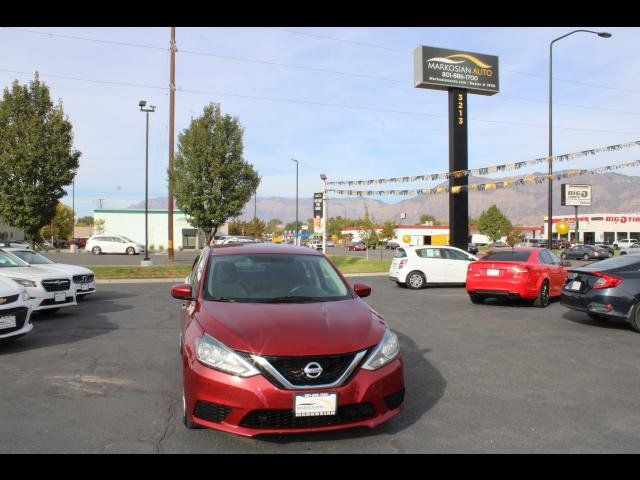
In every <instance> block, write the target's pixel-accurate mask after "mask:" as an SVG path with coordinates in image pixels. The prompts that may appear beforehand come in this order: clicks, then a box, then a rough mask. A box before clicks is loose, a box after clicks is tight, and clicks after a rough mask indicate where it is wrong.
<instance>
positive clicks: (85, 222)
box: [76, 215, 93, 227]
mask: <svg viewBox="0 0 640 480" xmlns="http://www.w3.org/2000/svg"><path fill="white" fill-rule="evenodd" d="M76 225H78V226H79V227H88V226H90V225H93V217H92V216H91V215H86V216H84V217H80V218H79V219H78V220H77V221H76Z"/></svg>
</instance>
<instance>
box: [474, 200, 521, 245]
mask: <svg viewBox="0 0 640 480" xmlns="http://www.w3.org/2000/svg"><path fill="white" fill-rule="evenodd" d="M512 229H513V225H512V224H511V221H510V220H509V219H508V218H507V217H506V216H505V215H504V213H502V212H501V211H500V209H499V208H498V207H496V206H495V205H491V206H490V207H489V208H488V209H487V210H486V211H483V212H482V213H481V214H480V218H478V231H479V232H480V233H482V234H483V235H486V236H487V237H489V239H490V240H491V241H492V242H495V241H497V240H499V239H501V238H502V237H504V236H505V235H507V234H508V233H509V232H510V231H511V230H512Z"/></svg>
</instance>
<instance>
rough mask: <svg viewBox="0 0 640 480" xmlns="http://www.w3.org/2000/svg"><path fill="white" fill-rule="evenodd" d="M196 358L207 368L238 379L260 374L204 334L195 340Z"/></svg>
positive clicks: (239, 357)
mask: <svg viewBox="0 0 640 480" xmlns="http://www.w3.org/2000/svg"><path fill="white" fill-rule="evenodd" d="M196 356H197V357H198V360H200V361H201V362H202V363H204V364H205V365H207V366H208V367H211V368H215V369H216V370H220V371H221V372H224V373H229V374H231V375H237V376H240V377H252V376H253V375H258V374H259V373H260V372H259V371H258V370H257V369H256V368H255V367H253V366H252V365H251V364H250V363H249V362H247V361H246V360H245V359H244V358H242V357H241V356H240V355H238V354H237V353H235V352H234V351H233V350H231V349H230V348H228V347H227V346H225V345H224V344H222V343H220V342H219V341H218V340H216V339H215V338H213V337H211V336H209V335H207V334H206V333H205V334H204V335H203V336H202V337H201V338H199V339H197V340H196Z"/></svg>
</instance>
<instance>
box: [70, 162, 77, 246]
mask: <svg viewBox="0 0 640 480" xmlns="http://www.w3.org/2000/svg"><path fill="white" fill-rule="evenodd" d="M71 208H72V209H73V233H72V235H73V238H72V239H71V241H72V242H73V241H74V240H75V238H76V172H73V190H72V195H71Z"/></svg>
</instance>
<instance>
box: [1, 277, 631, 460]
mask: <svg viewBox="0 0 640 480" xmlns="http://www.w3.org/2000/svg"><path fill="white" fill-rule="evenodd" d="M352 280H354V279H352ZM358 282H366V283H369V284H370V285H371V286H372V287H373V293H372V295H371V297H369V298H367V299H366V300H367V302H368V303H369V304H370V305H371V306H372V307H373V308H375V309H376V310H377V311H378V312H380V313H381V314H383V315H384V316H385V318H386V319H387V320H388V322H389V323H390V325H391V326H392V328H393V329H394V330H395V331H396V332H397V333H398V335H399V337H400V341H401V347H402V352H403V356H404V359H405V381H406V388H407V396H406V401H405V406H406V408H405V410H404V412H403V413H401V414H400V415H399V416H397V417H395V418H394V419H392V420H391V421H389V422H388V423H386V424H383V425H381V426H380V427H378V428H377V429H373V430H369V429H357V430H345V431H340V432H329V433H323V434H304V435H293V436H282V435H279V436H263V437H259V438H243V437H236V436H232V435H229V434H225V433H221V432H215V431H211V430H193V431H190V430H187V429H186V428H185V427H184V426H183V425H182V420H181V412H180V395H181V383H180V382H181V373H180V360H179V352H178V312H179V308H180V305H179V302H178V301H176V300H173V299H171V298H170V296H169V284H159V283H155V284H119V285H99V292H98V293H96V294H95V295H93V296H92V297H90V298H88V299H86V300H84V301H82V302H80V304H79V306H78V307H77V308H70V309H66V310H61V311H60V312H59V313H58V314H54V315H46V314H42V315H37V316H34V317H33V321H34V324H35V328H34V330H33V332H32V333H30V334H29V335H27V336H25V337H23V338H21V339H19V340H17V341H15V342H13V343H3V344H0V361H1V362H2V368H1V369H0V385H1V386H2V388H1V389H0V425H2V428H1V429H0V453H28V452H37V453H45V452H46V453H50V452H51V453H53V452H55V453H71V452H77V453H116V452H117V453H154V452H160V453H267V452H268V453H432V452H434V453H435V452H440V453H462V452H466V453H485V452H486V453H525V452H536V453H587V452H593V453H604V452H608V453H638V452H640V427H639V426H640V399H639V398H638V392H640V374H639V373H640V353H639V352H640V334H637V333H635V332H633V331H632V330H631V329H630V328H629V327H628V326H627V325H626V324H624V323H607V322H596V321H593V320H591V319H589V318H588V317H586V316H583V315H581V314H579V313H577V312H572V311H569V310H567V309H566V308H564V307H562V306H561V305H560V304H559V303H558V302H554V303H553V304H552V305H551V306H550V307H549V308H547V309H536V308H532V307H528V306H523V305H518V304H508V303H499V302H495V303H487V304H485V305H472V304H471V303H470V302H469V300H468V298H467V296H466V293H465V291H464V289H463V288H448V287H447V288H437V287H436V288H429V289H425V290H419V291H411V290H408V289H402V288H398V287H396V285H395V284H393V283H391V282H389V281H388V280H387V279H386V277H365V278H362V277H360V278H358Z"/></svg>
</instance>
